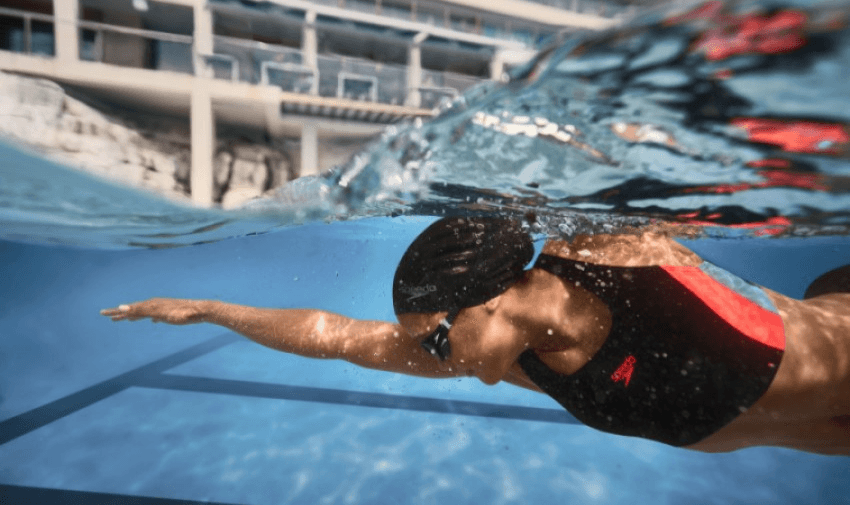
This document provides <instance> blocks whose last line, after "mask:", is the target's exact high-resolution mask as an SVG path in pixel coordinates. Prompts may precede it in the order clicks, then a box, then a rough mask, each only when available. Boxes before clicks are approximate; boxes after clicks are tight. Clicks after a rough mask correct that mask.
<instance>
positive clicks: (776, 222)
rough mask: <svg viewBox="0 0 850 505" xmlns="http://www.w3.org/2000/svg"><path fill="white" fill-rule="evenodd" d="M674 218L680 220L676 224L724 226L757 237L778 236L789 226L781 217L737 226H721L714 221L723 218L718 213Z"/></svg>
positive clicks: (692, 213)
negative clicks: (741, 230) (750, 231)
mask: <svg viewBox="0 0 850 505" xmlns="http://www.w3.org/2000/svg"><path fill="white" fill-rule="evenodd" d="M676 217H677V218H678V219H679V220H680V222H679V223H676V224H683V225H685V224H688V225H697V226H725V227H727V228H736V229H745V230H754V231H753V235H755V236H757V237H762V236H767V235H779V234H780V233H782V232H784V231H785V230H786V229H787V228H788V227H789V226H791V220H790V219H788V218H787V217H783V216H776V217H769V218H767V219H765V220H764V221H755V222H752V223H738V224H722V223H718V222H716V220H718V219H720V218H722V217H723V215H722V214H720V213H715V214H709V215H707V216H702V217H700V216H699V213H698V212H689V213H687V214H679V215H678V216H676Z"/></svg>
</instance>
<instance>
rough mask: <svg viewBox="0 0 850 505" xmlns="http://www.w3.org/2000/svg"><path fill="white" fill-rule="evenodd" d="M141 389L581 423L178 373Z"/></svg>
mask: <svg viewBox="0 0 850 505" xmlns="http://www.w3.org/2000/svg"><path fill="white" fill-rule="evenodd" d="M136 385H137V386H139V387H146V388H153V389H166V390H178V391H191V392H196V393H217V394H226V395H233V396H249V397H254V398H269V399H275V400H295V401H302V402H316V403H328V404H334V405H349V406H354V407H373V408H384V409H398V410H411V411H416V412H435V413H439V414H454V415H463V416H474V417H490V418H496V419H516V420H522V421H541V422H547V423H560V424H581V423H580V422H579V421H578V420H576V419H575V418H574V417H572V416H571V415H570V414H568V413H567V411H566V410H562V409H546V408H540V407H519V406H515V405H503V404H498V403H485V402H475V401H468V400H447V399H442V398H430V397H424V396H406V395H391V394H386V393H366V392H362V391H350V390H346V389H331V388H318V387H310V386H291V385H286V384H270V383H267V382H250V381H239V380H229V379H212V378H208V377H193V376H187V375H176V374H160V375H157V376H148V377H145V378H144V379H143V380H142V381H141V382H139V383H137V384H136Z"/></svg>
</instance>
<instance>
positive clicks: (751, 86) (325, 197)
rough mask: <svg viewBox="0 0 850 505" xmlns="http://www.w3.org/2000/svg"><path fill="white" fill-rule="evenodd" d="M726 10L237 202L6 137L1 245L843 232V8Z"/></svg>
mask: <svg viewBox="0 0 850 505" xmlns="http://www.w3.org/2000/svg"><path fill="white" fill-rule="evenodd" d="M804 4H805V5H804V6H803V7H800V6H795V5H787V4H771V5H769V6H766V5H759V4H757V3H756V4H751V3H738V4H736V6H735V7H734V8H733V7H730V6H729V5H726V4H724V3H722V2H708V3H704V4H694V5H693V6H691V7H689V8H687V9H680V10H677V11H676V12H653V13H649V14H646V15H645V16H644V17H643V18H641V19H638V20H635V21H634V22H632V23H630V24H629V26H627V27H621V28H618V29H616V30H613V31H609V32H604V33H587V34H584V35H575V34H573V35H571V36H570V37H568V38H556V39H555V40H552V41H550V43H549V44H548V45H547V46H546V47H544V48H543V49H542V50H541V52H540V54H539V56H538V57H537V58H536V59H535V60H534V61H531V62H529V63H528V64H527V65H525V66H523V67H522V68H516V69H514V70H513V71H512V75H511V76H510V79H509V80H508V82H505V83H495V82H489V83H485V84H483V85H481V86H479V87H477V88H473V89H472V90H470V91H469V92H468V93H467V94H466V95H465V96H462V97H460V98H458V99H456V100H454V101H453V102H451V103H446V104H445V105H444V107H443V109H442V112H441V114H440V115H439V116H438V117H437V118H436V119H434V120H432V121H430V122H426V123H421V122H417V123H412V124H405V125H397V126H394V127H391V128H390V129H388V130H387V131H386V133H385V134H384V135H383V136H382V138H381V139H380V140H378V141H376V142H375V143H373V144H372V145H370V146H368V147H367V148H366V149H365V150H364V151H363V152H362V153H360V154H358V155H356V156H355V157H353V158H352V159H351V160H350V161H349V162H348V163H347V164H345V165H343V166H340V167H337V168H335V169H333V170H332V171H331V172H329V173H326V174H323V175H322V176H319V177H305V178H301V179H298V180H295V181H293V182H291V183H289V184H288V185H286V186H284V187H283V188H281V189H280V190H278V191H276V192H275V193H274V194H272V195H270V196H267V197H264V198H262V199H258V200H254V201H252V202H250V203H249V204H248V205H247V206H246V207H245V208H244V209H242V210H239V211H228V212H225V211H221V210H215V209H195V208H188V207H184V206H181V205H176V204H173V203H170V202H165V201H162V200H159V199H157V198H155V197H151V196H148V195H146V194H141V193H137V192H135V191H133V190H129V189H127V188H123V187H116V186H112V185H108V184H103V183H100V182H99V181H96V180H93V179H92V178H90V177H87V176H85V175H84V174H80V173H76V172H69V171H67V170H65V169H64V168H62V167H60V166H57V165H56V164H55V163H53V162H50V161H45V160H44V159H41V157H40V156H39V155H38V154H34V153H27V152H22V151H19V150H18V148H17V147H12V146H7V145H2V146H0V148H2V150H3V151H4V158H5V159H7V160H8V162H7V163H6V164H5V166H4V169H3V171H2V172H0V182H2V184H0V220H2V221H3V223H4V226H3V232H2V236H3V237H4V238H7V239H12V240H24V241H35V242H47V243H60V244H75V245H82V246H90V247H96V248H101V247H102V248H126V247H137V246H141V247H171V246H179V245H188V244H195V243H200V242H208V241H215V240H220V239H223V238H227V237H232V236H243V235H247V234H252V233H263V232H267V231H270V230H272V229H275V228H279V227H285V226H290V225H297V224H303V223H306V222H314V221H323V220H324V221H333V220H348V219H356V218H361V217H371V216H387V215H399V214H408V215H432V216H441V215H448V214H471V213H500V214H510V215H516V216H526V217H529V216H531V215H534V216H535V218H534V220H533V221H534V222H535V223H536V224H535V226H537V227H538V228H539V231H541V232H543V233H547V234H550V235H557V236H561V237H563V238H568V237H569V236H571V235H574V234H576V233H580V232H589V233H596V232H610V231H617V230H623V229H633V228H634V227H643V226H647V225H652V226H657V227H659V228H663V229H666V230H668V231H671V232H672V233H674V234H682V235H688V236H715V237H716V236H721V237H727V236H732V237H738V236H759V237H773V236H809V235H844V234H846V233H847V230H848V226H850V118H849V117H848V114H850V113H848V109H847V107H846V100H847V97H848V96H850V84H848V83H850V44H848V36H850V28H848V9H846V6H843V5H839V6H831V5H822V4H815V5H809V4H808V3H805V2H804Z"/></svg>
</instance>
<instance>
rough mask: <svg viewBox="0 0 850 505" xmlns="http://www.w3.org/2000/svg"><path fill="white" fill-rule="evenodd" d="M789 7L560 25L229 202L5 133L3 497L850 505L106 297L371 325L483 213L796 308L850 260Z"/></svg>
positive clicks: (846, 206)
mask: <svg viewBox="0 0 850 505" xmlns="http://www.w3.org/2000/svg"><path fill="white" fill-rule="evenodd" d="M796 4H800V5H803V6H804V7H803V8H800V7H793V6H791V7H788V6H779V5H776V6H769V7H759V6H758V5H757V4H750V3H747V2H739V3H738V5H739V8H738V9H737V10H735V9H732V10H730V11H723V10H721V9H720V8H719V7H718V6H719V5H720V4H719V3H716V2H708V3H706V4H705V5H704V6H702V7H699V8H697V9H696V10H693V11H691V12H690V14H687V15H684V16H683V15H680V14H683V13H681V12H680V13H678V14H676V15H673V14H659V13H654V14H649V15H647V17H646V18H645V19H641V20H636V21H635V23H634V25H632V26H629V27H627V28H624V29H622V30H620V31H617V32H612V33H606V34H602V35H597V36H586V37H577V38H571V39H569V40H565V41H563V42H562V43H559V44H554V45H553V46H552V47H551V48H550V50H547V51H544V52H543V53H542V55H541V57H540V58H539V59H538V60H537V61H535V62H532V63H530V64H529V65H528V66H527V67H525V68H520V69H515V70H514V72H513V75H512V78H511V81H510V82H509V83H506V84H504V85H495V84H489V85H485V86H482V87H480V88H477V89H474V90H472V91H471V92H470V93H469V94H468V95H467V96H464V97H461V98H459V99H458V100H456V101H455V102H453V103H451V104H448V105H447V106H446V108H445V109H444V110H443V113H442V115H441V116H440V117H438V118H437V119H436V120H435V121H433V122H431V123H426V124H411V125H401V126H396V127H394V128H392V129H391V130H389V131H388V132H387V134H386V135H385V136H384V137H383V138H382V139H380V140H378V141H377V142H375V143H374V144H373V145H371V146H370V147H369V148H368V149H366V150H365V151H364V153H362V154H360V155H358V156H357V157H355V158H353V159H352V160H351V162H350V163H348V164H346V165H344V166H342V167H338V168H337V169H335V170H333V171H332V172H330V173H328V174H324V175H323V176H321V177H316V178H305V179H302V180H299V181H296V182H294V183H292V184H290V185H288V186H286V187H284V188H282V189H280V190H279V191H278V192H276V193H275V194H273V195H270V196H269V197H267V198H265V199H263V200H260V201H256V202H253V203H252V204H251V205H250V206H249V207H248V208H247V209H243V210H241V211H237V212H223V211H221V210H215V209H196V208H187V207H181V206H178V205H175V204H173V203H170V202H166V201H163V200H159V199H157V198H154V197H150V196H148V195H144V194H141V193H138V192H135V191H134V190H131V189H128V188H123V187H118V186H114V185H111V184H107V183H104V182H102V181H97V180H94V179H92V178H90V177H88V176H86V175H85V174H82V173H80V172H76V171H72V170H69V169H67V168H66V167H61V166H59V165H57V164H56V163H54V162H51V161H48V160H45V159H43V158H41V157H40V156H39V155H38V154H36V153H32V152H29V151H27V150H26V149H24V148H22V147H20V146H12V145H8V144H4V143H0V159H2V160H3V163H2V165H0V279H2V282H0V503H2V504H3V505H5V504H6V503H14V504H17V503H87V504H90V503H91V504H99V503H122V504H125V503H130V504H132V503H197V502H214V503H226V504H279V503H305V504H317V503H329V504H338V503H340V504H341V503H358V504H360V503H380V504H385V503H393V504H395V503H398V504H407V503H410V504H429V503H475V504H482V503H483V504H498V503H600V504H634V503H653V504H655V503H661V504H664V503H669V504H671V505H672V504H681V503H689V504H691V503H692V504H748V505H749V504H753V503H771V504H773V503H788V504H798V503H824V504H833V503H850V498H848V496H847V493H846V489H847V485H848V484H850V462H848V458H846V457H825V456H817V455H812V454H807V453H803V452H799V451H793V450H788V449H777V448H752V449H746V450H740V451H736V452H733V453H728V454H718V455H711V454H700V453H695V452H691V451H687V450H683V449H675V448H671V447H667V446H663V445H660V444H657V443H654V442H649V441H645V440H640V439H633V438H627V437H619V436H613V435H607V434H603V433H600V432H596V431H594V430H592V429H589V428H586V427H584V426H582V425H580V424H578V423H577V422H576V421H575V420H574V419H573V418H572V417H571V416H569V415H568V414H566V413H565V412H564V411H563V409H562V408H560V407H559V406H558V405H557V404H556V403H555V402H554V401H553V400H551V399H549V398H548V397H546V396H544V395H539V394H535V393H532V392H529V391H525V390H522V389H519V388H516V387H513V386H509V385H504V384H501V385H497V386H492V387H490V386H485V385H483V384H481V383H479V382H478V381H477V379H466V378H464V379H452V380H439V381H435V380H425V379H418V378H414V377H407V376H403V375H398V374H388V373H383V372H378V371H370V370H364V369H360V368H356V367H354V366H352V365H348V364H346V363H342V362H338V361H319V360H307V359H302V358H298V357H295V356H290V355H286V354H283V353H280V352H276V351H272V350H270V349H266V348H263V347H261V346H259V345H257V344H254V343H252V342H250V341H248V340H246V339H244V338H241V337H239V336H237V335H235V334H233V333H230V332H227V331H225V330H223V329H221V328H219V327H215V326H212V325H193V326H186V327H174V326H169V325H156V324H152V323H150V322H147V321H144V322H136V323H128V322H122V323H112V322H111V321H109V320H108V319H107V318H104V317H102V316H100V315H99V314H98V312H99V310H100V309H102V308H106V307H114V306H116V305H118V304H120V303H127V302H132V301H136V300H141V299H146V298H149V297H153V296H167V297H180V298H212V299H220V300H225V301H230V302H234V303H242V304H248V305H256V306H265V307H281V308H291V307H310V308H317V309H325V310H330V311H333V312H338V313H341V314H344V315H346V316H350V317H356V318H366V319H378V320H385V321H392V320H394V315H393V313H392V303H391V299H390V290H391V281H392V276H393V271H394V268H395V265H396V264H397V263H398V260H399V258H400V257H401V255H402V253H403V251H404V250H405V248H406V247H407V246H408V244H409V243H410V242H411V241H412V239H413V238H414V237H415V236H416V235H417V234H418V233H419V232H420V231H421V230H422V229H424V228H425V226H427V224H428V223H430V222H432V221H433V220H434V219H435V218H436V216H441V215H444V214H480V213H500V214H510V215H518V214H528V213H534V214H535V215H536V216H537V224H536V225H535V226H536V229H535V231H536V232H539V233H541V234H545V235H548V236H550V237H553V238H563V239H570V238H571V237H573V236H574V235H576V234H577V233H584V232H589V233H596V232H605V233H607V232H615V231H618V230H619V229H621V228H623V227H625V226H632V225H645V224H650V225H658V226H665V227H667V229H673V230H681V231H682V233H681V236H682V237H686V236H687V237H688V239H687V240H685V239H684V238H682V239H681V240H682V242H683V243H685V244H686V245H687V246H688V247H691V248H692V249H694V250H695V251H696V252H698V253H699V254H700V255H702V256H703V257H704V258H706V259H707V260H709V261H711V262H713V263H715V264H716V265H718V266H720V267H722V268H725V269H727V270H729V271H731V272H732V273H735V274H737V275H739V276H741V277H743V278H745V279H748V280H750V281H752V282H755V283H758V284H761V285H764V286H766V287H769V288H771V289H774V290H776V291H779V292H781V293H784V294H786V295H788V296H792V297H801V296H802V294H803V292H804V290H805V288H806V286H807V285H808V284H809V283H810V282H811V281H812V280H813V279H815V278H816V277H817V276H818V275H820V274H821V273H823V272H826V271H828V270H830V269H833V268H835V267H838V266H841V265H845V264H848V263H850V240H848V239H847V232H848V226H850V178H848V177H850V167H848V162H847V160H848V159H850V157H848V153H850V133H848V132H850V127H848V124H850V117H848V112H847V108H846V107H845V104H846V101H847V97H848V96H850V94H848V91H849V90H848V83H850V73H848V68H850V43H848V36H850V30H849V29H848V23H847V12H850V9H847V8H846V6H845V5H843V4H841V5H838V6H834V5H826V6H822V5H819V4H817V3H815V2H803V1H801V2H796ZM810 4H811V5H810ZM754 5H755V6H754ZM801 9H802V10H801ZM801 12H803V13H804V14H800V13H801ZM753 26H756V27H758V28H759V29H758V30H756V31H752V30H750V29H751V28H752V27H753ZM748 30H749V31H748ZM765 34H767V35H765ZM389 216H395V217H389ZM325 221H328V222H330V224H326V223H325Z"/></svg>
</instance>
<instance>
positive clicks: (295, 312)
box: [101, 298, 458, 377]
mask: <svg viewBox="0 0 850 505" xmlns="http://www.w3.org/2000/svg"><path fill="white" fill-rule="evenodd" d="M101 314H102V315H104V316H108V317H111V318H112V320H113V321H122V320H128V321H136V320H139V319H145V318H150V319H151V320H153V321H154V322H166V323H169V324H176V325H182V324H194V323H213V324H217V325H219V326H223V327H225V328H228V329H230V330H233V331H235V332H237V333H239V334H241V335H244V336H246V337H248V338H250V339H251V340H253V341H255V342H257V343H260V344H262V345H264V346H266V347H271V348H272V349H277V350H279V351H283V352H288V353H292V354H298V355H300V356H306V357H310V358H328V359H344V360H346V361H350V362H352V363H354V364H357V365H360V366H363V367H367V368H374V369H378V370H387V371H393V372H400V373H406V374H410V375H419V376H425V377H456V376H458V373H456V372H455V371H453V370H452V369H451V368H450V367H448V366H445V365H443V364H442V363H440V362H439V361H437V360H435V359H434V358H433V357H432V356H430V355H429V354H428V353H427V352H426V351H424V350H423V349H422V348H421V347H420V346H419V342H417V341H416V340H415V339H413V338H412V337H410V336H409V335H408V334H407V333H406V332H405V331H404V329H403V328H402V327H401V326H400V325H398V324H392V323H387V322H383V321H362V320H358V319H352V318H348V317H345V316H341V315H338V314H333V313H331V312H324V311H320V310H312V309H264V308H256V307H248V306H245V305H236V304H232V303H225V302H219V301H214V300H180V299H173V298H152V299H150V300H146V301H143V302H137V303H132V304H128V305H120V306H118V307H116V308H113V309H105V310H102V311H101Z"/></svg>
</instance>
